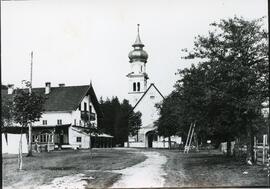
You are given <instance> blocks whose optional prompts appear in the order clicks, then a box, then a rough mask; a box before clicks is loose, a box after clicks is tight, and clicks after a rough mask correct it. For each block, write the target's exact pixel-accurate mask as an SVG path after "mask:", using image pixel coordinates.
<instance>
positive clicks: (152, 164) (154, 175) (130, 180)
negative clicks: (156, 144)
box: [112, 152, 167, 188]
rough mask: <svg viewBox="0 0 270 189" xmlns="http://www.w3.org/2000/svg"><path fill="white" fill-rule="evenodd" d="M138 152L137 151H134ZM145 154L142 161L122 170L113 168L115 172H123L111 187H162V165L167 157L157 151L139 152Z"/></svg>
mask: <svg viewBox="0 0 270 189" xmlns="http://www.w3.org/2000/svg"><path fill="white" fill-rule="evenodd" d="M136 153H138V152H136ZM140 153H143V154H144V155H145V156H147V159H146V160H145V161H143V162H142V163H139V164H137V165H134V166H132V167H128V168H125V169H122V170H115V171H113V172H115V173H121V174H123V176H122V178H121V179H120V180H118V181H117V182H116V183H114V184H113V186H112V188H139V187H143V188H146V187H163V186H164V183H165V179H164V177H163V176H165V175H166V173H165V172H164V170H163V167H162V166H163V165H164V164H165V163H166V162H167V158H166V157H165V156H163V155H161V154H160V153H159V152H140Z"/></svg>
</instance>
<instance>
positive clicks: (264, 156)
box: [254, 135, 269, 165]
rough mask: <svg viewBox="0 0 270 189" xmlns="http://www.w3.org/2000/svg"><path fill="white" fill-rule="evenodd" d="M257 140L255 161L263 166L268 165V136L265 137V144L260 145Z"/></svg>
mask: <svg viewBox="0 0 270 189" xmlns="http://www.w3.org/2000/svg"><path fill="white" fill-rule="evenodd" d="M254 140H255V145H254V159H255V161H256V163H257V164H259V165H263V164H266V163H267V162H268V161H269V159H268V153H269V145H268V141H267V135H263V142H262V143H258V142H257V140H256V138H254Z"/></svg>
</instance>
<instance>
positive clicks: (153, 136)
mask: <svg viewBox="0 0 270 189" xmlns="http://www.w3.org/2000/svg"><path fill="white" fill-rule="evenodd" d="M146 137H147V147H148V148H153V141H157V134H156V133H155V131H149V132H147V133H146Z"/></svg>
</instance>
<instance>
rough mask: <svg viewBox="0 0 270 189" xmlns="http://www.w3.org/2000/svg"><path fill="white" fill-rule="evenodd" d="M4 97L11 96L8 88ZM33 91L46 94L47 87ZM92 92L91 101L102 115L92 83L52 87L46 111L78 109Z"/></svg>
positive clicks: (3, 91)
mask: <svg viewBox="0 0 270 189" xmlns="http://www.w3.org/2000/svg"><path fill="white" fill-rule="evenodd" d="M1 92H2V98H3V99H4V98H11V97H12V95H8V94H7V90H6V89H2V90H1ZM33 92H36V93H39V94H45V88H33ZM88 94H90V97H91V101H92V103H93V105H94V108H95V110H96V111H97V114H98V116H102V111H101V110H100V107H99V103H98V100H97V97H96V94H95V92H94V89H93V87H92V85H82V86H65V87H51V91H50V93H49V94H46V101H45V104H44V110H45V111H73V110H76V109H77V108H78V106H79V104H80V103H81V101H82V100H83V98H84V97H85V96H86V95H88Z"/></svg>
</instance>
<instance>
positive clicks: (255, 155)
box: [254, 136, 257, 162]
mask: <svg viewBox="0 0 270 189" xmlns="http://www.w3.org/2000/svg"><path fill="white" fill-rule="evenodd" d="M254 160H255V162H256V161H257V139H256V137H255V136H254Z"/></svg>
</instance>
